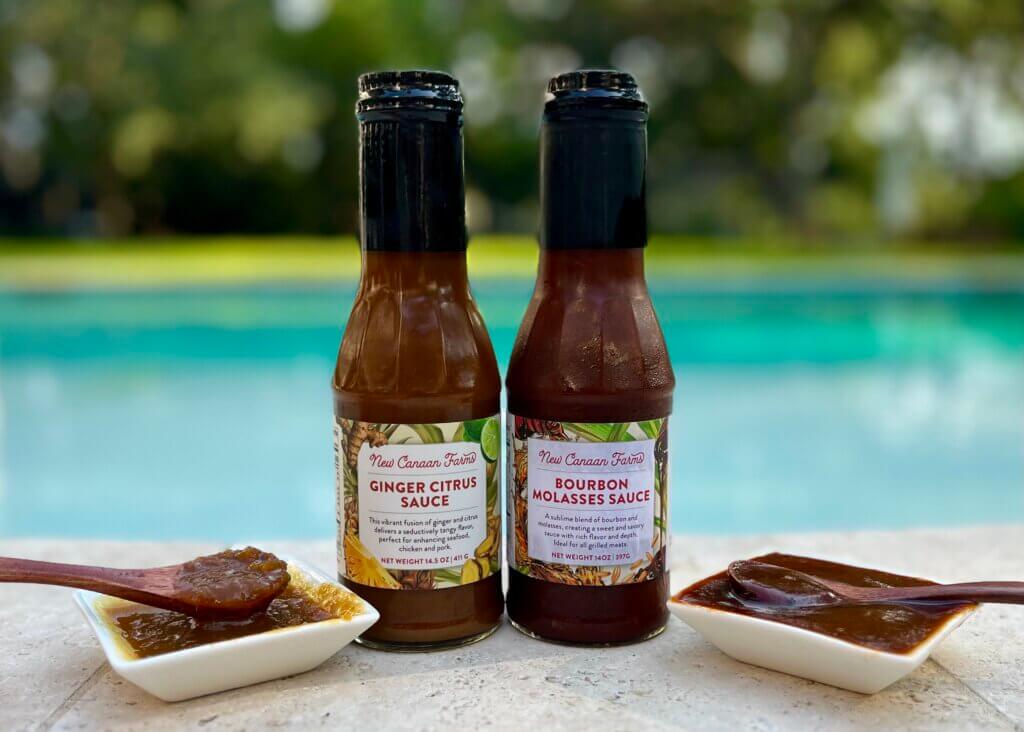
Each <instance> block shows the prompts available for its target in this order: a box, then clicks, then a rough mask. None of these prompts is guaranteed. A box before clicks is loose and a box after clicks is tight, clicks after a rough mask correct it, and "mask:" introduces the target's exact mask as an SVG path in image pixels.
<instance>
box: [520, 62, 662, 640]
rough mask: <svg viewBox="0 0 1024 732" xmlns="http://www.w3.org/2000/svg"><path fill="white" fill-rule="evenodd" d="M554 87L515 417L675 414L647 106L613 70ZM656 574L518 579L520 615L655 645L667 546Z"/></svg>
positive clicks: (547, 633) (571, 632) (535, 622)
mask: <svg viewBox="0 0 1024 732" xmlns="http://www.w3.org/2000/svg"><path fill="white" fill-rule="evenodd" d="M595 89H596V90H597V91H598V94H596V95H593V96H591V95H590V92H591V91H592V90H595ZM549 90H554V91H553V93H554V94H555V98H554V100H553V101H549V103H548V106H547V108H546V112H545V120H544V125H543V126H542V160H541V167H542V170H541V205H542V210H543V213H542V226H541V255H540V266H539V272H538V276H537V284H536V289H535V290H534V294H533V298H532V299H531V301H530V304H529V306H528V308H527V312H526V315H525V317H524V319H523V323H522V326H521V328H520V331H519V336H518V338H517V340H516V344H515V347H514V349H513V353H512V359H511V362H510V364H509V369H508V376H507V379H506V385H507V388H508V410H509V412H510V414H512V415H516V416H517V417H525V418H529V419H532V420H551V421H553V422H588V423H612V422H614V423H624V422H634V421H638V420H653V419H660V418H663V417H667V416H668V414H669V413H670V412H671V408H672V392H673V388H674V386H675V379H674V376H673V373H672V366H671V363H670V361H669V357H668V352H667V349H666V347H665V341H664V337H663V334H662V331H661V328H660V326H659V324H658V320H657V317H656V315H655V313H654V309H653V307H652V304H651V300H650V295H649V293H648V290H647V284H646V282H645V279H644V262H643V248H642V247H643V246H644V245H645V244H646V220H645V210H644V187H645V168H646V135H645V131H644V127H645V122H646V104H644V103H643V102H642V100H641V98H640V97H639V92H638V91H637V89H636V85H635V82H633V80H632V79H631V78H630V77H628V75H624V74H615V73H613V72H575V74H569V75H564V76H563V77H556V79H554V80H553V81H552V84H551V86H549ZM617 93H621V96H620V97H619V98H618V99H616V96H615V95H616V94H617ZM512 513H513V514H514V511H512ZM513 521H514V519H513ZM513 551H514V548H513V547H512V546H510V547H509V553H510V557H511V556H512V552H513ZM654 566H656V567H657V569H658V570H661V571H656V572H655V575H656V576H655V577H654V578H653V579H648V580H646V581H640V582H634V583H628V584H613V585H604V586H579V585H573V584H565V583H562V582H556V581H548V580H546V579H539V578H537V577H533V576H527V575H526V574H524V573H522V572H519V571H517V570H515V569H514V568H513V569H510V571H509V587H508V594H507V598H506V601H507V605H508V613H509V618H510V619H511V620H512V621H513V623H514V624H515V625H516V626H517V627H518V628H520V629H521V630H524V631H525V632H527V633H528V634H531V635H535V636H538V637H541V638H544V639H548V640H555V641H560V642H569V643H581V644H596V645H603V644H615V643H625V642H632V641H637V640H642V639H644V638H648V637H651V636H653V635H656V634H657V633H659V632H660V631H661V630H662V629H663V628H664V627H665V623H666V621H667V618H668V610H667V608H666V605H665V603H666V601H667V600H668V595H669V590H668V588H669V575H668V571H667V568H666V567H665V547H664V546H662V547H661V548H660V549H659V550H658V552H657V556H656V557H655V561H654Z"/></svg>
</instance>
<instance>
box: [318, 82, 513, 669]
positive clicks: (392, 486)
mask: <svg viewBox="0 0 1024 732" xmlns="http://www.w3.org/2000/svg"><path fill="white" fill-rule="evenodd" d="M359 92H360V95H359V101H358V103H357V107H356V112H357V114H356V116H357V118H358V119H359V135H360V160H359V164H360V179H361V180H360V226H361V232H360V233H361V243H362V264H363V269H362V277H361V279H360V282H359V288H358V291H357V293H356V298H355V304H354V305H353V306H352V314H351V315H350V316H349V320H348V325H347V326H346V328H345V334H344V336H343V338H342V342H341V348H340V350H339V353H338V363H337V368H336V370H335V373H334V395H335V400H334V404H335V417H336V419H335V427H334V430H335V452H336V468H337V497H338V568H339V575H340V577H341V580H342V581H343V582H344V583H345V584H346V585H347V586H348V587H350V588H351V589H352V590H354V591H355V592H357V593H358V594H359V595H360V596H361V597H363V598H364V599H366V600H367V601H368V602H369V603H370V604H371V605H373V606H374V607H376V608H377V609H378V610H379V611H380V615H381V619H380V621H379V622H378V623H377V624H376V625H374V626H373V627H372V628H371V629H370V630H369V631H367V632H366V633H365V634H364V635H363V637H362V638H361V639H360V641H361V642H363V643H365V644H367V645H372V646H375V647H382V648H390V649H399V650H418V649H424V650H427V649H432V648H441V647H446V646H452V645H459V644H462V643H468V642H472V641H474V640H477V639H479V638H482V637H484V636H486V635H487V634H489V633H491V632H492V631H493V630H494V629H495V628H496V627H497V624H498V622H499V621H500V619H501V613H502V609H503V607H502V605H503V603H502V595H501V573H500V557H501V551H500V547H501V538H500V509H499V503H500V502H499V499H498V494H499V491H498V474H499V470H498V462H497V461H498V458H499V456H500V444H501V440H500V427H499V422H498V412H499V409H500V390H501V382H500V378H499V376H498V367H497V363H496V361H495V358H494V351H493V349H492V348H491V343H490V340H489V339H488V336H487V331H486V329H485V327H484V323H483V319H482V318H481V317H480V313H479V311H478V309H477V306H476V303H475V302H474V300H473V296H472V294H471V293H470V289H469V282H468V280H467V276H466V228H465V209H464V183H463V163H462V97H461V95H460V92H459V87H458V82H456V80H455V79H453V78H452V77H450V76H448V75H447V74H442V73H439V72H427V71H401V72H395V71H392V72H379V73H373V74H366V75H364V76H362V77H360V79H359Z"/></svg>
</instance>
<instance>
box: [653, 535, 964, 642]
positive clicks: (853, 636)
mask: <svg viewBox="0 0 1024 732" xmlns="http://www.w3.org/2000/svg"><path fill="white" fill-rule="evenodd" d="M754 561H758V562H764V563H766V564H773V565H776V566H778V567H784V568H786V569H793V570H796V571H798V572H804V573H806V574H809V575H814V576H818V577H822V578H824V579H829V580H836V581H839V582H845V583H846V584H849V585H853V586H854V587H921V586H925V585H934V584H935V583H934V582H931V581H929V580H925V579H920V578H918V577H907V576H905V575H899V574H890V573H888V572H881V571H879V570H877V569H867V568H865V567H854V566H852V565H849V564H839V563H836V562H826V561H824V560H822V559H813V558H811V557H799V556H794V555H790V554H766V555H764V556H761V557H755V559H754ZM791 589H797V590H802V589H803V588H801V587H794V588H791ZM673 600H675V601H676V602H684V603H689V604H691V605H701V606H704V607H710V608H714V609H716V610H724V611H726V612H732V613H737V614H739V615H748V616H751V617H756V618H761V619H764V620H771V621H774V622H777V623H783V624H785V625H791V626H794V627H796V628H802V629H804V630H810V631H813V632H815V633H821V634H822V635H827V636H831V637H833V638H838V639H839V640H843V641H846V642H848V643H855V644H857V645H860V646H864V647H866V648H872V649H874V650H878V651H886V652H888V653H910V652H912V651H913V650H914V649H915V648H917V647H918V646H919V645H921V644H922V643H923V642H925V641H926V640H928V639H929V638H930V637H932V635H934V634H935V633H936V632H938V631H939V630H941V629H942V628H943V627H944V626H945V625H946V623H947V622H949V620H950V619H951V618H953V617H954V616H955V615H957V614H959V613H960V612H962V611H963V610H964V609H965V608H968V607H971V606H972V603H962V602H961V603H919V602H915V603H894V602H884V603H870V604H868V603H865V604H856V605H817V606H800V605H799V604H796V605H793V606H786V605H781V604H780V605H776V604H772V605H767V604H764V603H759V602H757V601H754V600H751V599H749V598H746V597H744V596H743V595H742V594H741V593H740V591H738V590H737V588H736V585H735V584H734V583H733V581H732V580H731V579H730V578H729V573H728V572H727V571H726V572H719V573H718V574H716V575H712V576H711V577H708V578H706V579H703V580H701V581H700V582H697V583H696V584H693V585H691V586H690V587H687V588H686V589H685V590H682V591H681V592H679V593H678V594H676V595H675V597H674V598H673Z"/></svg>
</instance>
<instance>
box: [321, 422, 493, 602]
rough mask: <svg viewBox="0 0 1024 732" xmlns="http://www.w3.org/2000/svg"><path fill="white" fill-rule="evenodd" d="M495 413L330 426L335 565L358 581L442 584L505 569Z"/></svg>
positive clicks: (427, 586)
mask: <svg viewBox="0 0 1024 732" xmlns="http://www.w3.org/2000/svg"><path fill="white" fill-rule="evenodd" d="M500 445H501V436H500V427H499V420H498V417H497V416H494V417H487V418H485V419H474V420H469V421H466V422H444V423H439V424H384V423H377V422H360V421H355V420H349V419H343V418H338V419H336V420H335V423H334V451H335V452H334V459H335V472H336V476H335V477H336V482H337V501H338V504H337V514H338V567H339V568H341V571H342V573H343V575H344V576H345V577H346V578H348V579H349V580H351V581H353V582H357V583H359V584H363V585H370V586H372V587H384V588H389V589H395V590H399V589H410V590H425V589H443V588H446V587H455V586H457V585H465V584H469V583H471V582H477V581H479V580H482V579H484V578H485V577H489V576H490V575H492V574H494V573H495V572H497V571H499V570H500V557H501V514H500V508H499V501H498V462H497V461H498V456H499V452H500Z"/></svg>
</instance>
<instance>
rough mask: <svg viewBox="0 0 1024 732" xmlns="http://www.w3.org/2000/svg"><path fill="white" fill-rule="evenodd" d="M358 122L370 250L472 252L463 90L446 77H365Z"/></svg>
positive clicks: (362, 220)
mask: <svg viewBox="0 0 1024 732" xmlns="http://www.w3.org/2000/svg"><path fill="white" fill-rule="evenodd" d="M356 117H357V118H358V119H359V143H360V146H359V235H360V241H361V243H362V246H363V248H364V249H365V250H366V251H381V252H452V251H465V249H466V204H465V198H466V192H465V182H464V174H463V163H462V95H461V93H460V92H459V82H458V81H456V80H455V78H454V77H452V76H449V75H448V74H446V73H444V72H441V71H375V72H373V73H369V74H363V75H362V76H360V77H359V101H358V102H356Z"/></svg>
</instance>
